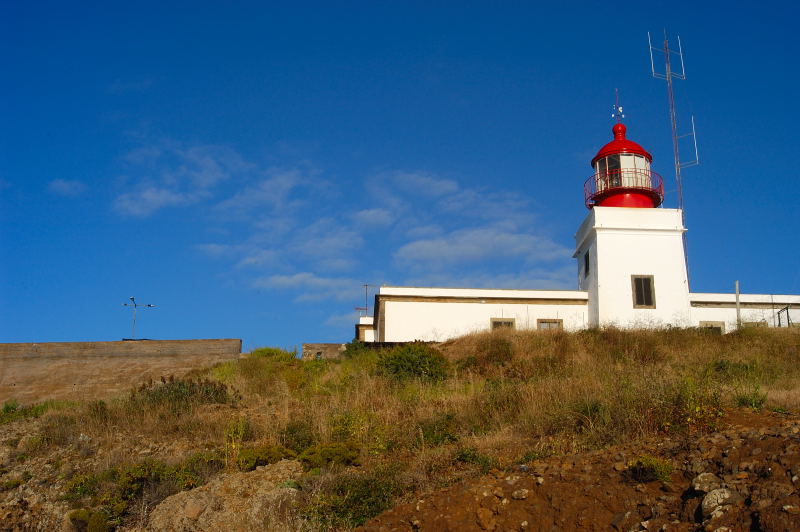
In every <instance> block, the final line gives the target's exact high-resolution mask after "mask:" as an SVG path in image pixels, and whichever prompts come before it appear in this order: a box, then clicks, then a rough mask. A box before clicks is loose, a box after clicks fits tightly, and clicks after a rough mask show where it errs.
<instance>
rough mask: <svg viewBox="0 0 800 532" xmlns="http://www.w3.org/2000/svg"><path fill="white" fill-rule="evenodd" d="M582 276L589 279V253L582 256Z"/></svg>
mask: <svg viewBox="0 0 800 532" xmlns="http://www.w3.org/2000/svg"><path fill="white" fill-rule="evenodd" d="M583 276H584V277H589V252H588V251H587V252H586V254H585V255H584V256H583Z"/></svg>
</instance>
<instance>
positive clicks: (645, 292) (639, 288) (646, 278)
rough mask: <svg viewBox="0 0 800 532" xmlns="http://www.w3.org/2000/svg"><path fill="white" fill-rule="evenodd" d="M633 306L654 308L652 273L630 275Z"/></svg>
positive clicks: (654, 295)
mask: <svg viewBox="0 0 800 532" xmlns="http://www.w3.org/2000/svg"><path fill="white" fill-rule="evenodd" d="M631 285H632V287H633V308H656V292H655V287H654V286H653V276H652V275H631Z"/></svg>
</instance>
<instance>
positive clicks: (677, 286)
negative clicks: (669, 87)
mask: <svg viewBox="0 0 800 532" xmlns="http://www.w3.org/2000/svg"><path fill="white" fill-rule="evenodd" d="M612 132H613V134H614V139H613V140H612V141H611V142H609V143H608V144H606V145H605V146H603V147H602V148H600V151H598V152H597V155H595V157H594V158H593V159H592V162H591V165H592V168H593V169H594V173H593V174H592V176H591V177H589V179H587V180H586V183H585V184H584V198H585V202H586V207H587V208H588V209H589V215H588V216H587V217H586V219H585V220H584V221H583V223H582V224H581V226H580V228H579V229H578V232H577V234H576V235H575V255H574V257H575V258H576V259H578V285H579V287H580V289H581V290H586V291H587V292H588V295H589V297H588V309H587V321H588V325H589V326H590V327H596V326H604V325H616V326H621V327H652V326H659V325H666V324H671V325H677V326H681V325H683V326H687V325H689V324H690V303H689V282H688V277H687V274H686V262H685V258H684V248H683V233H684V231H686V229H685V228H684V227H683V222H682V216H681V211H680V209H661V208H658V207H659V206H660V205H661V203H662V201H663V199H664V185H663V182H662V180H661V176H659V175H658V174H657V173H655V172H653V171H652V170H651V169H650V165H651V163H652V160H653V158H652V156H651V155H650V154H649V153H648V152H647V151H645V149H644V148H642V147H641V146H640V145H639V144H637V143H635V142H633V141H631V140H628V139H627V138H626V128H625V125H624V124H622V123H621V122H620V123H617V124H615V125H614V127H613V128H612Z"/></svg>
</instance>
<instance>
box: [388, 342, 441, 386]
mask: <svg viewBox="0 0 800 532" xmlns="http://www.w3.org/2000/svg"><path fill="white" fill-rule="evenodd" d="M378 373H379V374H380V375H384V376H386V377H391V378H393V379H397V380H403V379H409V378H419V379H422V380H428V381H441V380H444V379H445V378H446V377H447V360H446V359H445V358H444V357H443V356H442V354H441V353H439V352H438V351H436V350H435V349H433V348H432V347H430V346H428V345H426V344H424V343H413V344H405V345H400V346H397V347H394V348H393V349H392V350H390V351H389V352H388V353H385V354H383V355H381V356H380V358H379V359H378Z"/></svg>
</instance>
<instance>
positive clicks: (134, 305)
mask: <svg viewBox="0 0 800 532" xmlns="http://www.w3.org/2000/svg"><path fill="white" fill-rule="evenodd" d="M128 299H130V300H131V302H130V303H123V304H122V306H123V307H129V308H131V309H132V310H133V325H132V326H131V339H132V340H136V309H137V308H139V307H143V308H156V306H155V305H151V304H150V303H137V302H136V298H135V297H133V296H131V297H129V298H128Z"/></svg>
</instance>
